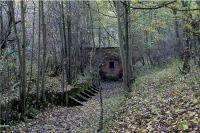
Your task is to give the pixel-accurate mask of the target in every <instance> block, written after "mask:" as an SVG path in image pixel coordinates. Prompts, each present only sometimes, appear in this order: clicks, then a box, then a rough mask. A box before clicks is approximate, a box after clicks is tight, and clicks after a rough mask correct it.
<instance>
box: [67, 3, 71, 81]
mask: <svg viewBox="0 0 200 133" xmlns="http://www.w3.org/2000/svg"><path fill="white" fill-rule="evenodd" d="M71 28H72V26H71V3H70V1H68V15H67V35H68V38H67V42H68V51H67V52H68V71H67V82H68V84H71V46H72V31H71Z"/></svg>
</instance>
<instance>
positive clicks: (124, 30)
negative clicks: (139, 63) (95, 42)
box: [114, 1, 131, 92]
mask: <svg viewBox="0 0 200 133" xmlns="http://www.w3.org/2000/svg"><path fill="white" fill-rule="evenodd" d="M114 4H115V7H116V10H117V19H118V37H119V44H120V53H121V60H122V67H123V88H124V89H125V90H126V91H128V92H129V91H131V89H130V82H129V81H130V79H129V78H130V76H129V73H128V70H129V68H130V67H129V65H130V64H129V61H128V55H129V53H128V51H127V49H128V48H129V46H128V45H129V44H128V43H129V42H128V14H127V13H128V8H129V7H128V6H126V7H125V6H124V4H123V3H122V2H121V1H115V2H114ZM121 16H122V17H121ZM122 24H124V25H122ZM124 40H125V41H124Z"/></svg>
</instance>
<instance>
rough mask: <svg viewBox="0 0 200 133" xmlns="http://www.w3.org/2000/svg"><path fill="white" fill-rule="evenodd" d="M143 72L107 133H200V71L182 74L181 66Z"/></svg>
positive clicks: (170, 65) (175, 62) (178, 63)
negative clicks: (180, 71)
mask: <svg viewBox="0 0 200 133" xmlns="http://www.w3.org/2000/svg"><path fill="white" fill-rule="evenodd" d="M173 62H174V63H170V64H168V65H165V66H163V67H161V68H160V67H151V68H150V69H146V68H143V69H144V70H141V71H140V73H137V75H138V77H137V79H136V82H135V83H134V84H133V86H132V89H133V92H132V93H131V97H130V98H127V99H126V100H125V102H124V104H123V106H121V107H120V108H119V109H118V111H117V112H116V113H115V115H114V117H113V118H112V120H111V121H109V122H107V123H106V124H105V126H106V127H105V132H161V131H163V132H190V131H193V132H199V131H200V111H199V110H200V70H199V69H197V68H195V67H192V71H191V72H190V73H188V74H186V75H181V74H180V73H179V69H178V66H181V62H179V61H173Z"/></svg>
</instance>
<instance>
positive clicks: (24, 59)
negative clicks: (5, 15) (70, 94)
mask: <svg viewBox="0 0 200 133" xmlns="http://www.w3.org/2000/svg"><path fill="white" fill-rule="evenodd" d="M20 8H21V23H22V85H21V86H22V93H21V110H22V115H24V112H25V107H26V104H25V99H26V58H25V57H26V51H25V50H26V46H25V45H26V34H25V32H26V31H25V7H24V1H20Z"/></svg>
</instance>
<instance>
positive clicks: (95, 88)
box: [91, 86, 99, 91]
mask: <svg viewBox="0 0 200 133" xmlns="http://www.w3.org/2000/svg"><path fill="white" fill-rule="evenodd" d="M91 88H92V89H94V90H96V91H99V89H98V88H96V87H93V86H91Z"/></svg>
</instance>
